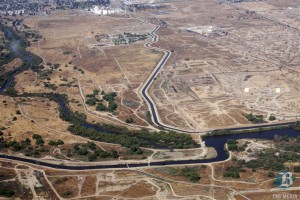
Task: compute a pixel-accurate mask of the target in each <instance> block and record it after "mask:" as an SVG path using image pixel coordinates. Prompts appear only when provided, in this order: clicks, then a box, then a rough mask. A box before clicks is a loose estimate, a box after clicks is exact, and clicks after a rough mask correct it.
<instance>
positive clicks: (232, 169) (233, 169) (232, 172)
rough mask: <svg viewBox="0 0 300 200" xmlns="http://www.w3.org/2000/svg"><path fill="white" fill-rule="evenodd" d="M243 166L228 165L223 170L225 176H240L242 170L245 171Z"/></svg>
mask: <svg viewBox="0 0 300 200" xmlns="http://www.w3.org/2000/svg"><path fill="white" fill-rule="evenodd" d="M245 171H246V170H245V169H243V168H242V167H241V166H228V167H226V169H225V171H224V172H223V177H226V178H240V172H245Z"/></svg>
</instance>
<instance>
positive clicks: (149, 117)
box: [145, 110, 153, 124]
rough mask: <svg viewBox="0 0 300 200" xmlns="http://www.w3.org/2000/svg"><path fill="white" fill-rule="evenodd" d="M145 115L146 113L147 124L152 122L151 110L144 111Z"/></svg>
mask: <svg viewBox="0 0 300 200" xmlns="http://www.w3.org/2000/svg"><path fill="white" fill-rule="evenodd" d="M145 115H146V120H147V122H148V123H149V124H153V122H152V116H151V112H150V111H149V110H147V111H145Z"/></svg>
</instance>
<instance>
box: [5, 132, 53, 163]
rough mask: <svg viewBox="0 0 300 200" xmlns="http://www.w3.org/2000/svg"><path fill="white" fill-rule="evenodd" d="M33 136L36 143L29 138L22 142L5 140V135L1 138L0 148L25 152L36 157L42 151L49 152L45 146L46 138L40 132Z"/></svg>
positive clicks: (26, 154)
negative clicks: (32, 142)
mask: <svg viewBox="0 0 300 200" xmlns="http://www.w3.org/2000/svg"><path fill="white" fill-rule="evenodd" d="M32 138H33V139H34V140H35V145H36V146H32V145H31V140H30V139H29V138H26V139H25V140H22V141H20V142H17V141H15V140H12V141H9V142H8V141H5V140H4V138H3V137H1V138H0V150H1V149H7V148H9V149H11V150H12V151H15V152H19V151H21V152H23V153H24V154H25V156H33V157H36V156H38V155H39V154H40V152H47V151H48V149H46V148H44V147H43V145H44V140H43V139H42V137H41V136H40V135H38V134H33V136H32Z"/></svg>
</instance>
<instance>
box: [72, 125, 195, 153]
mask: <svg viewBox="0 0 300 200" xmlns="http://www.w3.org/2000/svg"><path fill="white" fill-rule="evenodd" d="M98 127H99V128H100V129H102V130H107V131H110V132H111V133H105V132H104V131H103V132H102V131H97V130H95V129H94V128H91V127H86V126H83V125H82V124H80V123H78V122H77V123H74V124H73V125H71V126H70V127H69V128H68V130H69V131H70V132H72V133H74V134H76V135H80V136H82V137H86V138H89V139H91V140H96V141H102V142H108V143H118V144H121V145H122V146H124V147H128V148H130V147H132V146H134V145H135V146H138V147H140V146H142V147H152V148H156V147H157V146H159V147H165V148H170V149H183V148H184V149H187V148H194V147H197V146H198V145H197V143H196V142H195V141H194V140H193V139H192V137H191V136H190V135H187V134H183V133H176V132H169V133H167V132H164V131H159V132H156V131H155V132H150V131H148V130H146V129H143V130H139V131H134V130H129V129H128V128H126V127H119V126H114V125H108V124H102V125H98Z"/></svg>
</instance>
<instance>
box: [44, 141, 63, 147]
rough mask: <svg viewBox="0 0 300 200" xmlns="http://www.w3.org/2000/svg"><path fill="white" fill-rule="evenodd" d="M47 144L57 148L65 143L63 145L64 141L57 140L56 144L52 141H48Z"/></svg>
mask: <svg viewBox="0 0 300 200" xmlns="http://www.w3.org/2000/svg"><path fill="white" fill-rule="evenodd" d="M48 144H49V145H50V146H58V145H63V144H65V143H64V141H62V140H57V141H56V142H55V141H54V140H50V141H49V142H48Z"/></svg>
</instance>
